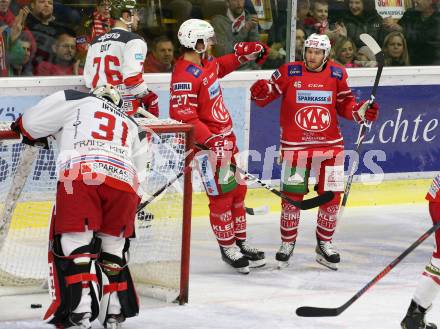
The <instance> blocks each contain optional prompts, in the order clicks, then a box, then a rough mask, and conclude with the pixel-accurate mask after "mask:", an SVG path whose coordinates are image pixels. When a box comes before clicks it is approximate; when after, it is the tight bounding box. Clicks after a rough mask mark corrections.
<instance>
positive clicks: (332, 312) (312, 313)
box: [296, 222, 440, 317]
mask: <svg viewBox="0 0 440 329" xmlns="http://www.w3.org/2000/svg"><path fill="white" fill-rule="evenodd" d="M439 228H440V222H437V223H436V224H435V225H433V226H432V227H431V228H430V229H429V230H428V231H426V232H425V233H423V234H422V235H421V236H420V237H419V238H418V239H417V240H416V241H415V242H414V243H413V244H412V245H410V246H409V247H408V248H407V249H405V251H404V252H402V253H401V254H400V255H399V256H397V257H396V258H394V260H393V261H392V262H391V263H389V264H388V265H387V266H386V267H385V268H384V269H383V270H382V272H380V273H379V274H378V275H376V276H375V277H374V278H373V279H372V280H371V281H370V282H368V283H367V284H366V285H365V286H363V287H362V289H360V290H359V291H358V292H357V293H356V294H355V295H354V296H353V297H351V298H350V299H349V300H348V301H347V302H345V303H344V304H343V305H341V306H339V307H335V308H325V307H313V306H301V307H298V308H297V309H296V314H297V315H298V316H303V317H324V316H338V315H339V314H341V313H342V312H344V311H345V310H346V309H347V308H348V307H349V306H350V305H352V304H353V303H354V302H355V301H357V300H358V299H359V298H360V297H361V296H362V295H363V294H365V293H366V292H367V291H368V290H369V289H370V288H371V287H372V286H374V285H375V284H376V283H378V282H379V281H380V280H381V279H382V278H383V277H384V276H386V275H387V274H388V273H389V272H390V271H391V270H392V269H393V268H394V267H396V265H397V264H399V263H400V262H401V261H402V260H403V259H404V258H405V257H406V256H408V255H409V254H410V253H411V252H412V251H413V250H414V249H416V248H417V247H418V246H419V245H421V244H422V242H423V241H425V240H426V239H427V238H428V237H429V236H430V235H431V234H432V233H434V232H435V231H437V230H438V229H439Z"/></svg>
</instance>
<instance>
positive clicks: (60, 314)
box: [44, 233, 100, 326]
mask: <svg viewBox="0 0 440 329" xmlns="http://www.w3.org/2000/svg"><path fill="white" fill-rule="evenodd" d="M69 234H79V233H68V234H66V235H69ZM84 234H85V235H86V236H87V234H86V233H84ZM91 240H92V241H90V239H89V241H90V242H89V244H87V245H82V246H80V247H77V248H75V249H73V250H72V251H71V252H70V253H69V254H68V255H67V256H65V255H64V253H63V250H64V251H66V248H63V245H62V244H63V243H62V239H61V236H59V235H56V236H55V238H54V240H52V241H51V248H50V250H49V255H48V258H49V291H50V294H51V296H52V300H53V301H52V304H51V305H50V306H49V309H48V310H47V312H46V314H45V315H44V320H45V321H47V322H48V323H51V324H54V325H58V326H64V325H65V324H67V323H69V317H70V316H71V315H72V313H83V312H85V313H91V317H90V321H93V320H94V319H95V318H96V317H97V316H98V313H99V303H98V296H99V289H98V276H97V273H96V267H95V259H96V258H97V257H98V252H99V249H100V241H99V239H96V238H91ZM70 242H71V241H70ZM78 242H79V241H78ZM71 246H72V244H71Z"/></svg>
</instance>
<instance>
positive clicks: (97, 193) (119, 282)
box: [12, 85, 148, 329]
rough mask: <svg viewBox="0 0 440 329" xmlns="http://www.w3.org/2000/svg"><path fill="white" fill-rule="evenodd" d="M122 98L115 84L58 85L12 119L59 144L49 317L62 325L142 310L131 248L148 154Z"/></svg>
mask: <svg viewBox="0 0 440 329" xmlns="http://www.w3.org/2000/svg"><path fill="white" fill-rule="evenodd" d="M121 105H122V100H121V96H120V94H119V92H118V91H117V90H116V89H115V88H113V87H112V86H110V85H107V86H103V87H99V88H97V89H95V90H94V91H93V94H87V93H82V92H79V91H75V90H65V91H59V92H56V93H54V94H52V95H50V96H48V97H46V98H44V99H43V100H41V101H40V102H39V103H38V104H37V105H35V106H34V107H32V108H30V109H29V110H27V111H26V112H25V113H24V115H23V116H21V117H20V118H19V119H18V120H17V121H16V122H15V123H14V124H13V125H12V128H13V129H14V130H16V131H19V132H20V133H21V134H22V135H23V142H28V143H30V144H32V143H34V142H35V140H36V139H40V138H42V139H45V138H46V137H47V136H50V135H52V136H54V137H55V139H56V142H57V145H58V150H59V151H60V154H59V156H58V159H57V168H58V170H59V177H58V185H57V194H56V206H55V208H54V211H53V216H52V221H51V229H50V244H49V246H50V248H49V268H50V271H49V274H50V279H49V290H50V293H51V295H52V299H53V301H52V304H51V306H50V307H49V309H48V310H47V312H46V315H45V317H44V318H45V320H47V321H48V322H49V323H51V324H54V325H56V326H57V328H81V329H87V328H91V325H90V323H91V322H92V321H93V320H94V319H95V318H97V317H99V320H100V322H101V323H102V324H103V325H104V326H106V327H107V328H119V324H120V323H121V322H123V321H124V320H125V318H127V317H132V316H135V315H137V314H138V312H139V305H138V297H137V295H136V291H135V289H134V285H133V281H132V279H131V275H130V271H129V269H128V266H127V259H126V255H127V252H128V249H129V240H128V238H129V237H131V236H133V232H134V221H135V216H136V208H137V206H138V204H139V201H140V197H139V195H141V191H140V190H141V189H140V182H141V181H143V179H144V176H145V174H146V172H145V171H146V163H147V161H148V154H147V147H146V139H145V132H143V131H141V132H139V130H138V126H137V125H136V122H134V120H133V119H132V118H130V117H128V116H127V115H126V114H125V113H123V110H122V108H121Z"/></svg>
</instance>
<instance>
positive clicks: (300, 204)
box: [196, 143, 335, 210]
mask: <svg viewBox="0 0 440 329" xmlns="http://www.w3.org/2000/svg"><path fill="white" fill-rule="evenodd" d="M196 146H197V147H198V148H199V149H201V150H204V151H207V150H209V148H208V147H206V146H205V145H201V144H197V143H196ZM230 165H231V167H232V168H234V169H235V170H236V171H238V172H239V173H240V174H242V175H243V176H244V177H245V178H246V179H247V180H249V181H254V182H256V183H258V184H259V185H260V186H262V187H264V188H265V189H266V190H269V191H271V192H272V193H273V194H275V195H277V196H278V197H280V198H281V199H283V200H284V201H286V202H288V203H290V204H291V205H292V206H295V207H297V208H299V209H301V210H307V209H311V208H315V207H319V206H320V205H322V204H324V203H327V202H329V201H330V200H332V199H333V197H334V196H335V195H334V193H333V192H332V191H326V192H324V193H323V194H320V195H318V196H316V197H314V198H310V199H307V200H302V201H295V200H292V199H291V198H289V197H288V196H286V195H284V194H282V193H281V192H280V191H278V190H277V189H275V188H274V187H272V186H270V185H269V184H266V183H264V182H263V181H262V180H260V179H259V178H258V177H256V176H254V175H252V174H250V173H248V172H247V171H246V170H244V169H241V168H240V167H237V165H236V164H235V163H230Z"/></svg>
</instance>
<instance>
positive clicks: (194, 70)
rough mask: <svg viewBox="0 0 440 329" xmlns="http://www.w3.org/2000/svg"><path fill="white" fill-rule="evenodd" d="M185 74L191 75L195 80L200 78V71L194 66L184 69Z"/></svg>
mask: <svg viewBox="0 0 440 329" xmlns="http://www.w3.org/2000/svg"><path fill="white" fill-rule="evenodd" d="M186 72H189V73H191V74H192V75H193V76H195V77H196V78H198V77H199V76H200V74H202V70H201V69H199V68H198V67H196V66H194V65H190V66H188V67H187V68H186Z"/></svg>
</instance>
